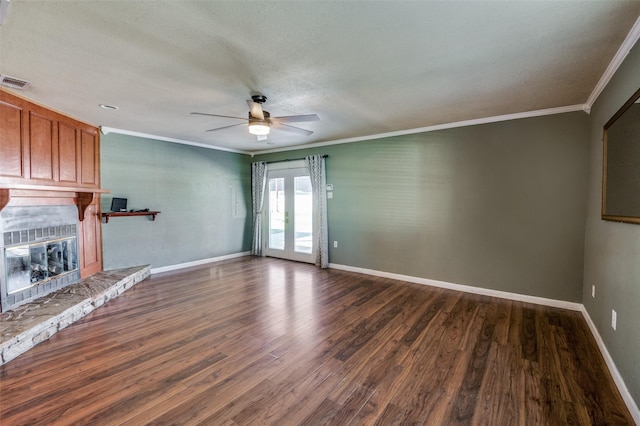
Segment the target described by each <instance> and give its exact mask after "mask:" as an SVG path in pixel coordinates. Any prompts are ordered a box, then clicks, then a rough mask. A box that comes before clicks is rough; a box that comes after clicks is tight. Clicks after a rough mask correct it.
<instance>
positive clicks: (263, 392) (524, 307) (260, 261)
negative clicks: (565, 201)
mask: <svg viewBox="0 0 640 426" xmlns="http://www.w3.org/2000/svg"><path fill="white" fill-rule="evenodd" d="M0 404H1V408H0V423H1V424H3V425H26V424H29V425H40V424H42V425H66V424H87V425H89V424H90V425H122V424H127V425H139V424H157V425H165V424H167V425H168V424H179V425H192V424H193V425H195V424H203V425H236V424H237V425H258V424H273V425H299V424H305V425H320V424H322V425H324V424H331V425H397V424H403V425H404V424H407V425H420V424H426V425H439V424H447V425H448V424H452V425H453V424H456V425H457V424H473V425H476V424H482V425H565V424H579V425H589V424H594V425H602V424H621V425H624V424H633V420H632V417H631V415H630V413H629V412H628V410H627V409H626V407H625V405H624V403H623V401H622V399H621V397H620V395H619V393H618V391H617V389H616V387H615V385H614V383H613V380H612V379H611V376H610V374H609V372H608V371H607V369H606V367H605V364H604V361H603V359H602V356H601V355H600V353H599V352H598V349H597V346H596V343H595V341H594V339H593V337H592V336H591V334H590V332H589V329H588V327H587V325H586V323H585V321H584V319H583V318H582V315H581V314H580V313H577V312H571V311H564V310H560V309H555V308H548V307H542V306H537V305H531V304H526V303H521V302H513V301H507V300H502V299H496V298H490V297H486V296H478V295H471V294H465V293H459V292H454V291H450V290H443V289H437V288H430V287H426V286H420V285H415V284H409V283H403V282H399V281H393V280H389V279H383V278H375V277H369V276H366V275H359V274H354V273H348V272H342V271H336V270H319V269H316V268H315V267H314V266H312V265H306V264H300V263H295V262H287V261H282V260H277V259H268V258H253V257H245V258H240V259H235V260H230V261H225V262H220V263H216V264H212V265H208V266H203V267H198V268H194V269H189V270H184V271H180V272H174V273H167V274H162V275H156V276H152V277H151V278H150V279H148V280H146V281H144V282H142V283H140V284H138V285H137V286H136V287H135V288H133V289H132V290H130V291H129V292H127V293H125V294H123V295H122V296H120V297H119V298H117V299H115V300H112V301H110V302H109V303H108V304H106V305H105V306H104V307H102V308H101V309H99V310H97V311H95V312H93V313H91V314H90V315H89V316H87V317H85V318H84V319H82V320H80V321H79V322H77V323H75V324H73V325H72V326H70V327H68V328H67V329H65V330H63V331H61V332H60V333H58V334H56V335H55V336H53V337H52V338H51V339H50V340H49V341H47V342H44V343H42V344H40V345H38V346H37V347H35V348H34V349H32V350H31V351H29V352H27V353H25V354H23V355H21V356H19V357H18V358H16V359H15V360H13V361H11V362H9V363H7V364H6V365H4V366H2V367H0Z"/></svg>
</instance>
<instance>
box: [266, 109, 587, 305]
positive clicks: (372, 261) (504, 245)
mask: <svg viewBox="0 0 640 426" xmlns="http://www.w3.org/2000/svg"><path fill="white" fill-rule="evenodd" d="M587 140H588V116H587V114H585V113H582V112H576V113H569V114H561V115H555V116H547V117H538V118H530V119H522V120H514V121H507V122H501V123H494V124H487V125H481V126H473V127H464V128H458V129H450V130H443V131H437V132H429V133H421V134H415V135H407V136H400V137H394V138H387V139H379V140H372V141H366V142H357V143H349V144H343V145H333V146H326V147H320V148H314V149H308V150H299V151H289V152H281V153H274V154H266V155H258V156H256V157H255V158H254V161H256V160H266V161H275V160H279V159H286V158H289V159H292V158H299V157H302V156H304V155H308V154H310V153H319V154H328V155H329V158H328V159H327V180H328V183H331V184H333V185H334V198H332V199H329V200H328V210H329V214H328V218H329V219H328V220H329V240H330V241H333V240H337V241H338V243H339V244H338V248H333V247H332V244H331V247H330V253H329V259H330V262H331V263H336V264H342V265H349V266H355V267H361V268H367V269H373V270H377V271H384V272H392V273H399V274H404V275H410V276H415V277H422V278H429V279H435V280H441V281H447V282H452V283H458V284H466V285H471V286H477V287H484V288H490V289H496V290H503V291H510V292H515V293H521V294H528V295H534V296H541V297H547V298H553V299H560V300H568V301H575V302H579V301H581V298H582V277H583V247H584V209H585V204H586V183H587V169H588V144H587Z"/></svg>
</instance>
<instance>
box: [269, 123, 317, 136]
mask: <svg viewBox="0 0 640 426" xmlns="http://www.w3.org/2000/svg"><path fill="white" fill-rule="evenodd" d="M273 127H275V128H276V129H279V130H285V131H287V132H292V133H297V134H299V135H305V136H309V135H310V134H312V133H313V132H312V131H311V130H306V129H301V128H300V127H293V126H289V125H288V124H282V123H273Z"/></svg>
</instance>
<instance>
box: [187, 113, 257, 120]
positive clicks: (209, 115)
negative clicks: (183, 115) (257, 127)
mask: <svg viewBox="0 0 640 426" xmlns="http://www.w3.org/2000/svg"><path fill="white" fill-rule="evenodd" d="M191 114H193V115H206V116H208V117H222V118H235V119H236V120H246V119H247V117H231V116H229V115H220V114H207V113H206V112H192V113H191Z"/></svg>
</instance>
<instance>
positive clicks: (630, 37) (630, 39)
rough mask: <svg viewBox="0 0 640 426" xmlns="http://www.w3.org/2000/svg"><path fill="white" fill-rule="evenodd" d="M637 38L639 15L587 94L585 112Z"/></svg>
mask: <svg viewBox="0 0 640 426" xmlns="http://www.w3.org/2000/svg"><path fill="white" fill-rule="evenodd" d="M639 38H640V17H638V19H637V20H636V23H635V24H633V27H631V31H629V34H627V38H625V39H624V41H623V42H622V44H621V45H620V48H619V49H618V51H617V52H616V54H615V55H614V56H613V59H612V60H611V62H610V63H609V66H608V67H607V69H606V70H605V71H604V74H602V77H600V81H598V84H596V87H594V88H593V91H592V92H591V95H590V96H589V98H588V99H587V102H586V103H585V111H586V112H590V111H591V107H592V106H593V104H594V103H595V102H596V100H597V99H598V96H600V94H601V93H602V91H603V90H604V88H605V87H607V84H609V81H611V79H612V78H613V76H614V74H615V73H616V71H617V70H618V68H619V67H620V65H621V64H622V61H624V59H625V58H626V57H627V55H628V54H629V52H630V51H631V49H632V48H633V46H635V44H636V42H637V41H638V39H639Z"/></svg>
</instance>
